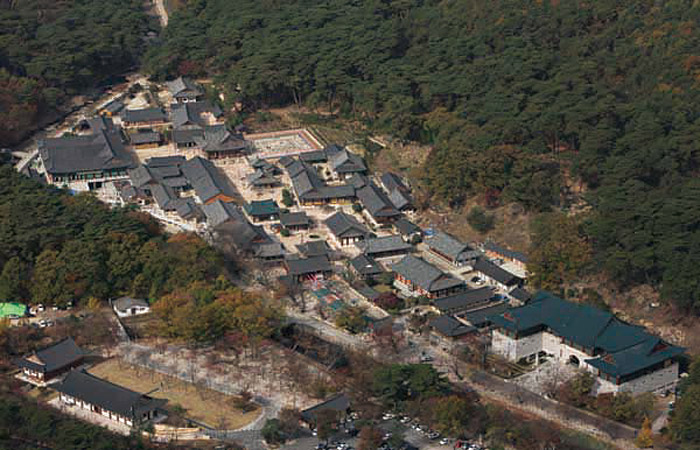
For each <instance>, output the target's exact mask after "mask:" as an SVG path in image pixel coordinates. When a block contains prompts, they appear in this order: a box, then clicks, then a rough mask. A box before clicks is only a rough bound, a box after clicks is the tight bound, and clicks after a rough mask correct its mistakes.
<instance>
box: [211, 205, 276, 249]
mask: <svg viewBox="0 0 700 450" xmlns="http://www.w3.org/2000/svg"><path fill="white" fill-rule="evenodd" d="M202 212H204V215H205V216H206V218H207V223H208V224H209V226H210V227H212V228H216V231H217V233H218V234H219V235H221V236H222V238H225V239H229V240H230V241H231V242H232V243H233V245H235V246H236V247H237V248H238V249H240V250H242V251H246V252H248V251H252V250H253V249H254V247H255V246H256V245H260V244H264V243H266V242H269V240H270V238H269V237H268V236H267V234H266V233H265V230H264V229H263V228H262V227H259V226H255V225H253V224H251V223H250V222H249V221H248V219H247V218H246V217H245V215H244V214H243V211H241V209H240V207H238V206H236V205H234V204H231V203H224V202H222V201H220V200H216V201H214V202H212V203H210V204H208V205H204V206H202Z"/></svg>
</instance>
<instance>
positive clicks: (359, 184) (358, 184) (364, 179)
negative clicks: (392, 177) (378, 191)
mask: <svg viewBox="0 0 700 450" xmlns="http://www.w3.org/2000/svg"><path fill="white" fill-rule="evenodd" d="M348 184H349V185H350V186H352V187H354V188H355V189H361V188H363V187H365V186H367V185H368V184H369V177H368V176H367V175H365V174H362V173H354V174H352V176H351V177H350V179H349V180H348Z"/></svg>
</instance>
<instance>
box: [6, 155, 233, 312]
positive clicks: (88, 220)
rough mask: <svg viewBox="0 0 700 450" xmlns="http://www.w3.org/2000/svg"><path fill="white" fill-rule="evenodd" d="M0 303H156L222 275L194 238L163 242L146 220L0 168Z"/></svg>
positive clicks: (215, 258)
mask: <svg viewBox="0 0 700 450" xmlns="http://www.w3.org/2000/svg"><path fill="white" fill-rule="evenodd" d="M0 267H2V270H0V299H3V300H10V301H23V302H26V301H28V300H30V299H31V300H32V301H33V302H35V303H44V304H58V305H60V304H65V303H66V302H68V301H71V300H73V301H81V300H84V301H86V302H87V301H89V300H90V298H96V299H97V300H106V299H107V298H109V297H116V296H118V295H121V294H127V295H134V296H137V297H143V298H150V299H153V300H155V299H158V298H160V297H161V296H162V295H165V294H167V293H171V292H173V291H175V290H176V289H180V288H184V287H187V286H189V285H190V284H191V283H193V282H198V281H199V282H211V283H212V284H213V283H214V281H215V280H216V279H217V278H218V277H219V276H221V275H223V274H224V263H223V260H222V258H221V257H220V256H219V254H218V253H217V252H216V251H215V250H214V249H213V248H212V247H210V246H208V245H207V244H206V243H205V242H204V241H202V240H200V239H199V238H198V237H196V236H190V235H174V236H171V237H169V236H167V235H163V234H161V232H160V227H159V225H158V224H157V223H156V222H155V221H154V220H153V219H152V218H151V217H150V216H148V215H147V214H145V213H140V212H134V211H128V210H124V209H110V208H109V206H107V205H105V204H103V203H102V202H100V201H99V200H97V199H96V198H94V197H93V196H91V195H90V194H79V195H76V196H71V195H69V194H68V193H67V192H66V191H63V190H59V189H56V188H53V187H45V186H42V185H40V184H39V183H37V182H36V181H33V180H30V179H29V178H27V177H25V176H24V175H20V174H18V173H17V172H15V171H14V170H13V169H12V168H11V167H9V166H0Z"/></svg>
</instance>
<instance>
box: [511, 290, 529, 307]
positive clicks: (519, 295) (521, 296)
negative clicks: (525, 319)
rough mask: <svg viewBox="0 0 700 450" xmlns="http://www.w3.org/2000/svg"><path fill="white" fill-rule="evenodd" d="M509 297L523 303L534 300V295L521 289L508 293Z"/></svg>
mask: <svg viewBox="0 0 700 450" xmlns="http://www.w3.org/2000/svg"><path fill="white" fill-rule="evenodd" d="M508 296H509V297H512V298H514V299H516V300H520V301H521V302H523V303H525V302H526V301H528V300H530V299H531V298H532V294H530V293H529V292H528V291H526V290H525V289H523V288H521V287H516V288H515V289H513V290H512V291H510V292H509V293H508Z"/></svg>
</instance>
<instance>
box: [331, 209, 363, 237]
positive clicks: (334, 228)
mask: <svg viewBox="0 0 700 450" xmlns="http://www.w3.org/2000/svg"><path fill="white" fill-rule="evenodd" d="M324 223H325V224H326V226H327V227H328V229H329V230H330V231H331V233H333V234H334V235H335V236H337V237H356V236H362V237H364V238H366V237H368V236H369V230H368V229H367V227H365V226H364V225H362V224H361V223H360V222H358V221H357V219H355V218H354V217H353V216H351V215H349V214H346V213H344V212H342V211H338V212H337V213H335V214H333V215H332V216H330V217H328V218H327V219H326V220H325V221H324Z"/></svg>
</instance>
